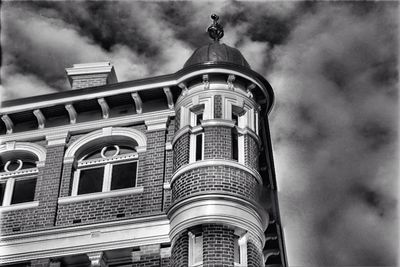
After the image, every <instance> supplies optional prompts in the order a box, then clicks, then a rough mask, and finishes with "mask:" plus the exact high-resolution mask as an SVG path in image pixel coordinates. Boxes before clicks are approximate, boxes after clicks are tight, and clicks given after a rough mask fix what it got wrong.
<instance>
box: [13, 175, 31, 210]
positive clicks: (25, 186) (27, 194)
mask: <svg viewBox="0 0 400 267" xmlns="http://www.w3.org/2000/svg"><path fill="white" fill-rule="evenodd" d="M35 187H36V179H27V180H18V181H15V183H14V190H13V194H12V198H11V204H18V203H24V202H30V201H33V200H34V198H35Z"/></svg>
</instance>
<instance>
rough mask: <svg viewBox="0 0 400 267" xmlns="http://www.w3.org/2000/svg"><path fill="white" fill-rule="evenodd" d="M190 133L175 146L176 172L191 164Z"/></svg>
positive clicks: (184, 135) (182, 137)
mask: <svg viewBox="0 0 400 267" xmlns="http://www.w3.org/2000/svg"><path fill="white" fill-rule="evenodd" d="M189 144H190V141H189V133H185V134H183V135H182V136H181V137H180V138H179V139H178V140H177V141H176V142H175V144H174V147H173V150H174V171H176V170H177V169H179V168H180V167H181V166H182V165H185V164H188V163H189Z"/></svg>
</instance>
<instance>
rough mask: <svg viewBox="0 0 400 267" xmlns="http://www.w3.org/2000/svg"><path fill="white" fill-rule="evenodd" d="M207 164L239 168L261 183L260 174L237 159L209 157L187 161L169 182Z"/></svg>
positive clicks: (171, 182) (207, 165)
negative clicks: (207, 158)
mask: <svg viewBox="0 0 400 267" xmlns="http://www.w3.org/2000/svg"><path fill="white" fill-rule="evenodd" d="M209 166H229V167H234V168H237V169H240V170H243V171H245V172H248V173H250V174H251V175H252V176H253V177H254V178H255V179H256V180H257V182H258V183H259V184H260V185H262V184H263V182H262V179H261V176H260V174H259V173H258V172H257V171H255V170H253V169H250V168H249V167H247V166H245V165H243V164H240V163H238V162H237V161H233V160H228V159H211V160H199V161H195V162H193V163H189V164H187V165H185V166H183V167H181V168H179V169H178V170H177V171H176V172H175V173H174V174H173V175H172V178H171V180H170V184H173V183H174V181H175V180H176V179H177V178H178V177H179V176H181V175H182V174H183V173H185V172H187V171H190V170H193V169H196V168H204V167H209Z"/></svg>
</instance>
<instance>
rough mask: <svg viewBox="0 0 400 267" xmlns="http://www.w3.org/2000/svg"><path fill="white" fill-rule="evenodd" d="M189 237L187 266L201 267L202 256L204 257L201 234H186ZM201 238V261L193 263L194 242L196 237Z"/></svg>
mask: <svg viewBox="0 0 400 267" xmlns="http://www.w3.org/2000/svg"><path fill="white" fill-rule="evenodd" d="M188 236H189V246H188V266H189V267H196V266H202V265H203V255H204V245H203V233H201V232H198V233H192V232H190V231H189V232H188ZM199 236H200V237H201V257H200V258H201V261H198V262H195V261H194V259H195V258H196V256H195V255H194V254H195V251H196V250H195V240H196V237H199Z"/></svg>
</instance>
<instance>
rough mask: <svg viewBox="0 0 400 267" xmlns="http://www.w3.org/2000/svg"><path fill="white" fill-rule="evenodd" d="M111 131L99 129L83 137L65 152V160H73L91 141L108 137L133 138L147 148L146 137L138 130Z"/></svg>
mask: <svg viewBox="0 0 400 267" xmlns="http://www.w3.org/2000/svg"><path fill="white" fill-rule="evenodd" d="M109 129H110V130H109V131H107V130H104V129H99V130H97V131H94V132H91V133H88V134H86V135H84V136H81V137H80V138H79V139H78V140H76V141H75V142H74V143H72V144H71V145H70V147H68V149H67V151H66V152H65V156H64V158H71V157H74V155H75V154H76V152H77V151H78V150H79V149H80V148H81V147H83V146H84V145H85V144H88V143H89V142H91V141H94V140H96V139H98V138H101V137H106V136H124V137H127V138H131V139H133V140H135V141H136V142H137V144H138V146H140V147H145V146H146V142H147V138H146V135H145V134H144V133H142V132H140V131H138V130H136V129H132V128H122V127H112V128H109Z"/></svg>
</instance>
